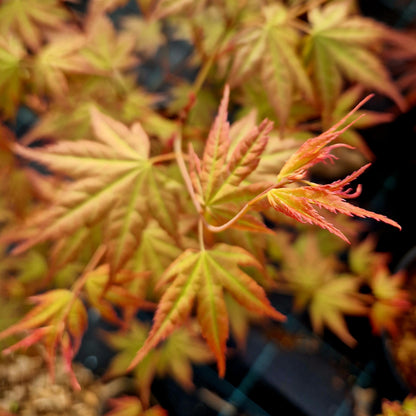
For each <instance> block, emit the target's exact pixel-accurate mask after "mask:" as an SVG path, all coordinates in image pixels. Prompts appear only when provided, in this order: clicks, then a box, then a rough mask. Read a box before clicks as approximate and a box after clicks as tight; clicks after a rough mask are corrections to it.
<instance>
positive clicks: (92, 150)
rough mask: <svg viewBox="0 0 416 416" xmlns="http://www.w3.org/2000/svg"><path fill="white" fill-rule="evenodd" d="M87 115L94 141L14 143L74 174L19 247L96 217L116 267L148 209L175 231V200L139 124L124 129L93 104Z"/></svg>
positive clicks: (134, 244)
mask: <svg viewBox="0 0 416 416" xmlns="http://www.w3.org/2000/svg"><path fill="white" fill-rule="evenodd" d="M91 117H92V126H93V130H94V133H95V137H96V141H90V140H79V141H76V142H65V141H63V142H59V143H57V144H53V145H50V146H47V147H44V148H41V149H39V150H32V149H29V148H24V147H22V146H19V145H16V146H15V149H16V152H17V153H18V154H20V155H21V156H23V157H26V158H29V159H31V160H35V161H38V162H40V163H42V164H45V165H46V166H47V167H48V168H50V169H51V170H53V171H55V172H57V173H60V174H63V175H67V176H69V177H71V178H72V179H74V180H73V181H72V182H70V183H69V184H68V186H67V187H65V189H64V190H63V191H62V192H61V193H59V195H58V196H57V198H56V200H55V203H54V204H52V206H51V207H50V208H49V209H47V210H46V211H45V212H43V213H42V215H41V216H40V217H39V218H37V219H36V220H34V225H35V226H36V227H37V228H38V229H39V233H38V234H37V235H36V236H34V237H33V238H30V239H29V240H28V241H26V242H23V243H22V245H21V246H20V248H18V251H19V250H20V251H22V250H24V249H26V248H27V247H29V246H32V245H34V244H36V243H39V242H41V241H46V240H50V239H51V240H53V239H57V238H62V237H65V236H68V235H71V234H72V233H74V232H76V231H77V230H79V229H80V228H81V227H84V226H88V227H89V226H91V225H93V224H96V223H98V222H101V223H103V226H104V236H103V238H104V244H105V245H106V247H107V260H108V262H109V263H110V267H111V270H112V272H115V271H117V270H120V269H121V268H122V267H123V265H124V264H125V263H126V262H127V261H128V260H129V259H130V257H131V255H132V254H133V253H134V251H135V249H136V248H137V246H138V244H139V242H140V238H141V233H142V231H143V229H144V228H145V226H146V224H147V222H148V218H149V216H150V213H152V216H153V217H154V218H155V219H156V220H157V221H158V222H159V224H160V225H161V226H162V227H163V228H164V229H166V230H167V231H168V232H169V233H170V234H171V235H175V234H176V223H175V220H174V217H175V216H174V214H173V213H174V212H175V210H176V209H177V206H176V204H175V198H174V196H173V194H172V193H171V192H170V191H167V190H166V188H165V186H164V183H165V182H166V181H167V180H168V178H167V177H166V176H165V174H164V172H163V170H162V167H159V166H154V165H153V163H152V161H151V160H149V151H150V142H149V138H148V136H147V134H146V133H145V132H144V130H143V129H142V127H141V125H140V124H139V123H136V124H134V125H133V126H132V127H131V129H128V128H127V127H126V126H124V125H123V124H122V123H120V122H118V121H116V120H114V119H112V118H110V117H108V116H106V115H104V114H102V113H100V112H99V111H98V110H96V109H94V108H93V109H92V110H91ZM143 195H146V197H145V198H144V197H143Z"/></svg>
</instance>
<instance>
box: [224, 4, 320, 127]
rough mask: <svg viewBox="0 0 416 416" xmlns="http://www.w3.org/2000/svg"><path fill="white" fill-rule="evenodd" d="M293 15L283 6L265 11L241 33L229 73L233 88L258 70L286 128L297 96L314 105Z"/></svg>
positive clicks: (274, 107)
mask: <svg viewBox="0 0 416 416" xmlns="http://www.w3.org/2000/svg"><path fill="white" fill-rule="evenodd" d="M292 20H293V16H291V14H290V13H289V10H288V9H287V8H286V7H285V6H284V5H283V4H271V5H268V6H265V7H262V9H261V16H259V17H258V19H257V20H254V21H253V19H251V20H249V22H250V24H249V25H248V26H247V27H246V28H244V29H243V30H242V31H240V32H238V34H237V35H236V39H234V40H233V41H232V42H235V49H236V50H235V53H234V57H233V62H232V66H231V71H230V74H229V82H230V84H231V85H240V84H241V83H243V82H244V80H245V79H246V78H247V77H248V76H252V75H253V74H254V73H255V72H256V71H258V73H259V74H260V78H261V82H262V85H263V89H264V91H266V93H267V97H268V99H269V101H270V103H271V104H272V107H273V109H274V110H275V113H276V115H277V116H278V118H279V124H280V125H281V126H282V127H284V126H285V124H286V122H287V119H288V117H289V112H290V108H291V103H292V101H293V97H294V96H295V93H297V92H301V93H302V94H303V96H304V97H305V98H306V99H307V100H308V101H310V102H313V100H314V97H313V89H312V84H311V82H310V80H309V78H308V76H307V74H306V71H305V68H304V67H303V65H302V62H301V59H300V57H299V56H298V53H297V48H298V45H299V42H300V36H299V33H298V31H297V30H296V29H294V27H292Z"/></svg>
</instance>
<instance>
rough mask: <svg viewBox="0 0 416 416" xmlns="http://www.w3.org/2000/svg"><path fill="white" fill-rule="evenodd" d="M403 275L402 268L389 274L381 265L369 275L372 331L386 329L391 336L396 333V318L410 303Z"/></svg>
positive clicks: (377, 331)
mask: <svg viewBox="0 0 416 416" xmlns="http://www.w3.org/2000/svg"><path fill="white" fill-rule="evenodd" d="M405 277H406V276H405V272H404V271H403V270H402V271H399V272H397V273H395V274H394V275H391V274H390V273H389V270H388V269H387V267H385V266H383V265H382V266H379V267H378V268H377V270H376V271H375V272H374V274H373V276H372V277H371V280H370V287H371V290H372V292H373V296H374V303H373V304H372V305H371V310H370V322H371V326H372V328H373V332H374V333H376V334H380V333H381V332H382V331H383V330H387V331H388V332H389V333H390V334H391V335H392V336H395V335H397V333H398V328H397V319H398V318H399V317H400V315H402V314H403V313H404V312H405V311H406V310H408V309H409V308H410V307H411V305H412V304H411V302H410V299H409V293H408V292H407V291H406V290H405V289H403V284H404V281H405Z"/></svg>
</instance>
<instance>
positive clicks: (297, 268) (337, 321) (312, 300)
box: [281, 233, 367, 346]
mask: <svg viewBox="0 0 416 416" xmlns="http://www.w3.org/2000/svg"><path fill="white" fill-rule="evenodd" d="M281 249H282V250H283V262H282V264H283V266H282V267H283V272H282V273H283V277H284V279H285V281H286V284H287V285H288V287H289V289H290V291H291V292H293V294H294V306H295V309H297V310H303V309H305V308H307V309H308V311H309V315H310V318H311V323H312V327H313V329H314V330H315V331H316V332H318V333H322V331H323V329H324V327H325V326H326V327H328V328H329V329H331V331H333V332H334V333H335V334H336V335H337V336H338V337H339V338H340V339H341V340H343V341H344V342H345V343H346V344H347V345H350V346H353V345H354V344H355V343H356V341H355V339H354V338H353V337H352V336H351V334H350V333H349V331H348V328H347V325H346V323H345V320H344V315H365V314H366V313H367V308H366V306H365V304H364V303H363V301H362V300H361V299H360V295H359V287H360V285H361V281H360V279H358V278H357V277H355V276H351V275H347V274H341V273H338V272H337V260H336V257H335V256H328V255H326V256H323V255H322V253H321V252H320V251H319V248H318V241H317V239H316V236H315V235H314V234H312V233H307V234H305V235H303V236H302V237H300V238H299V239H298V240H297V241H296V243H295V244H292V243H289V242H288V241H284V242H283V244H281Z"/></svg>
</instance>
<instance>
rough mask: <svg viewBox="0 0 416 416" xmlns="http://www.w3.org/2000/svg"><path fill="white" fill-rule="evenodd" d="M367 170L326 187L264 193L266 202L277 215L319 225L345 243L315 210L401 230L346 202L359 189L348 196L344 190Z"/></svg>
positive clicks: (288, 189)
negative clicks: (280, 214) (325, 210)
mask: <svg viewBox="0 0 416 416" xmlns="http://www.w3.org/2000/svg"><path fill="white" fill-rule="evenodd" d="M368 166H369V165H366V166H363V167H362V168H361V169H358V170H357V171H356V172H354V173H353V174H351V175H349V176H347V177H346V178H345V179H343V180H339V181H335V182H333V183H331V184H328V185H317V184H314V183H311V184H310V185H308V186H303V187H297V188H278V189H273V190H271V191H269V192H268V193H267V199H268V201H269V203H270V205H271V206H272V207H273V208H274V209H275V210H276V211H279V212H282V213H283V214H285V215H288V216H289V217H292V218H294V219H296V220H297V221H299V222H302V223H309V224H315V225H318V226H319V227H321V228H324V229H326V230H328V231H330V232H331V233H333V234H335V235H337V236H338V237H340V238H342V239H343V240H345V241H346V242H349V241H348V238H347V237H346V236H345V235H344V234H343V233H342V232H341V231H340V230H338V229H337V228H336V227H335V226H333V225H332V224H331V223H330V222H328V221H327V220H326V219H325V218H324V217H323V216H322V215H320V214H319V213H318V211H317V210H316V209H315V207H314V206H316V207H318V208H325V209H327V210H328V211H330V212H333V213H341V214H345V215H349V216H357V217H360V218H373V219H375V220H376V221H382V222H385V223H386V224H389V225H392V226H393V227H397V228H399V229H401V227H400V225H399V224H397V222H395V221H393V220H391V219H389V218H387V217H385V216H384V215H380V214H376V213H374V212H371V211H367V210H366V209H363V208H360V207H357V206H355V205H352V204H351V203H349V202H347V201H346V200H345V199H349V198H354V197H356V196H357V195H358V194H359V192H360V188H358V190H357V192H355V193H351V192H350V190H349V189H347V190H344V189H343V188H344V187H345V186H347V185H348V184H349V183H350V182H351V181H353V180H354V179H356V178H357V177H358V176H359V175H361V173H362V172H363V171H364V170H365V169H367V167H368Z"/></svg>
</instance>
